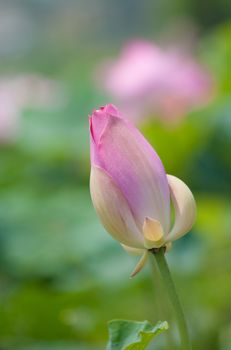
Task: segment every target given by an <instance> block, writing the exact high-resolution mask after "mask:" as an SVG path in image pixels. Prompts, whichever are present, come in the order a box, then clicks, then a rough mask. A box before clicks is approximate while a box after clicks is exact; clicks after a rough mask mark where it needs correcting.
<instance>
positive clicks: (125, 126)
mask: <svg viewBox="0 0 231 350" xmlns="http://www.w3.org/2000/svg"><path fill="white" fill-rule="evenodd" d="M114 108H115V107H114ZM105 113H107V115H108V117H107V123H105V124H104V128H103V129H102V128H101V133H100V136H99V138H98V139H97V141H94V140H93V141H92V142H93V146H92V148H93V150H94V154H96V156H94V164H96V165H98V166H99V167H101V168H102V169H104V170H105V171H106V172H107V173H108V174H110V176H111V177H112V178H113V180H114V182H115V183H116V184H117V186H118V188H119V189H120V190H121V192H122V193H123V195H124V196H125V198H126V199H127V202H128V204H129V207H130V208H131V211H132V213H133V216H134V218H135V220H136V223H137V225H138V227H139V229H140V231H142V226H143V222H144V219H145V217H147V216H149V217H152V218H153V219H155V220H158V221H159V222H160V223H161V225H162V226H163V229H164V232H165V233H167V232H168V231H169V225H170V195H169V188H168V183H167V177H166V174H165V171H164V168H163V165H162V162H161V160H160V158H159V157H158V155H157V154H156V152H155V151H154V149H153V148H152V147H151V145H150V144H149V143H148V142H147V141H146V140H145V138H144V137H143V135H142V134H141V133H140V132H139V131H138V130H137V129H136V128H135V127H134V126H133V125H131V124H130V123H129V122H128V121H126V120H125V119H122V118H120V116H119V113H117V114H116V113H115V112H114V111H113V113H111V112H109V111H108V107H105ZM99 118H100V115H99V114H98V115H96V114H94V115H93V117H92V126H93V133H94V124H97V123H98V119H99Z"/></svg>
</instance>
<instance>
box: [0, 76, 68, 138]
mask: <svg viewBox="0 0 231 350" xmlns="http://www.w3.org/2000/svg"><path fill="white" fill-rule="evenodd" d="M60 97H62V89H61V86H60V85H59V84H58V83H57V82H55V81H52V80H49V79H47V78H44V77H41V76H38V75H35V74H34V75H32V74H30V75H20V76H17V77H13V78H3V79H1V80H0V143H9V142H11V141H13V140H14V139H15V137H16V135H17V131H18V128H19V119H20V116H21V113H22V112H23V110H24V109H25V108H26V107H30V108H46V109H47V108H54V107H57V104H60ZM61 100H62V99H61Z"/></svg>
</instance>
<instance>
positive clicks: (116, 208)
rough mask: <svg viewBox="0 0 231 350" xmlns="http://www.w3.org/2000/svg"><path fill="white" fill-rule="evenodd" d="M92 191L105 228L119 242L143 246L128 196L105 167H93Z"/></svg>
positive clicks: (96, 208) (132, 245) (131, 245)
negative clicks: (124, 194)
mask: <svg viewBox="0 0 231 350" xmlns="http://www.w3.org/2000/svg"><path fill="white" fill-rule="evenodd" d="M90 192H91V197H92V202H93V205H94V207H95V210H96V212H97V214H98V216H99V218H100V220H101V222H102V224H103V226H104V227H105V229H106V230H107V231H108V232H109V233H110V234H111V235H112V236H113V237H114V238H115V239H116V240H118V241H119V242H121V243H123V244H125V245H128V246H130V247H133V248H142V247H143V237H142V234H141V233H140V232H139V231H138V228H137V226H136V223H135V221H134V218H133V216H132V213H131V210H130V208H129V206H128V203H127V201H126V198H125V197H124V196H123V194H122V192H121V191H120V189H119V188H118V187H117V185H116V183H115V182H114V181H113V179H112V178H111V177H110V175H108V174H107V173H106V172H105V171H104V170H103V169H100V168H98V167H94V166H93V167H92V168H91V177H90Z"/></svg>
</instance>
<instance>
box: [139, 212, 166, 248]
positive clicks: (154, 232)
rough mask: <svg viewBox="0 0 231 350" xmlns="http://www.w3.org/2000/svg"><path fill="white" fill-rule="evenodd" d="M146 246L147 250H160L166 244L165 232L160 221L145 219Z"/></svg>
mask: <svg viewBox="0 0 231 350" xmlns="http://www.w3.org/2000/svg"><path fill="white" fill-rule="evenodd" d="M143 234H144V242H145V243H144V246H145V248H147V249H151V248H159V247H161V246H162V245H163V244H164V241H165V240H164V231H163V228H162V226H161V224H160V222H159V221H157V220H154V219H151V218H148V217H147V218H145V220H144V224H143Z"/></svg>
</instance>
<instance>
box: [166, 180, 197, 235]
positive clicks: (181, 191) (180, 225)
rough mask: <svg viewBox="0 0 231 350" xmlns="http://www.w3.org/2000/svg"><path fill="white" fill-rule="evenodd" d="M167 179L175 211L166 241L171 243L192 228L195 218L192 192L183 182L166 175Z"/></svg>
mask: <svg viewBox="0 0 231 350" xmlns="http://www.w3.org/2000/svg"><path fill="white" fill-rule="evenodd" d="M167 178H168V183H169V187H170V193H171V199H172V202H173V206H174V209H175V223H174V225H173V228H172V229H171V231H170V233H169V235H168V236H167V237H166V239H167V240H168V241H172V240H176V239H178V238H180V237H181V236H183V235H184V234H186V233H187V232H188V231H189V230H190V229H191V228H192V226H193V224H194V221H195V218H196V203H195V200H194V197H193V194H192V192H191V191H190V189H189V188H188V186H187V185H186V184H185V183H184V182H183V181H181V180H180V179H178V178H177V177H175V176H172V175H167Z"/></svg>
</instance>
